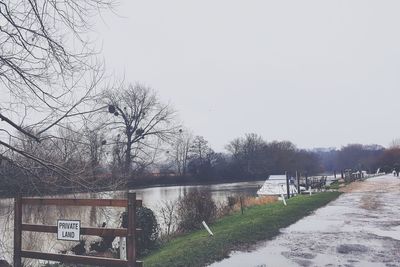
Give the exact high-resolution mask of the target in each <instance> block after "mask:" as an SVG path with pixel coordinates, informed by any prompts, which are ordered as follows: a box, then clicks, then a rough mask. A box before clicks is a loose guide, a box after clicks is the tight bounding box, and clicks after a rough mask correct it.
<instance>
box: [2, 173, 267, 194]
mask: <svg viewBox="0 0 400 267" xmlns="http://www.w3.org/2000/svg"><path fill="white" fill-rule="evenodd" d="M258 181H260V182H264V181H265V180H259V179H238V178H231V179H228V178H219V179H216V178H215V179H200V178H198V177H189V176H180V177H178V176H176V177H171V176H162V177H139V178H136V179H134V180H131V181H130V182H129V186H128V189H129V190H141V189H147V188H154V187H172V186H201V185H216V184H231V183H243V182H258ZM46 190H48V188H43V189H42V190H41V191H40V190H39V191H40V193H39V192H38V191H35V192H26V191H22V192H21V193H22V195H23V196H29V197H38V196H41V197H44V196H46V197H47V196H54V195H69V194H82V193H99V192H112V191H122V190H126V187H116V188H110V187H109V186H104V187H98V188H91V190H88V189H87V188H73V189H68V188H67V189H66V188H60V190H57V189H52V191H51V192H49V191H46ZM16 192H17V191H15V190H5V189H4V190H1V188H0V199H7V198H14V197H15V196H16V195H17V193H16Z"/></svg>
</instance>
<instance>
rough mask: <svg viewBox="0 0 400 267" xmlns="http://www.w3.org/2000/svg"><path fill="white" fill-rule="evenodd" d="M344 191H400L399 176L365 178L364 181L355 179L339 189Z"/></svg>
mask: <svg viewBox="0 0 400 267" xmlns="http://www.w3.org/2000/svg"><path fill="white" fill-rule="evenodd" d="M339 191H340V192H344V193H365V192H398V191H400V183H399V178H397V177H393V178H392V179H385V180H376V179H371V180H370V179H367V180H365V181H356V182H353V183H351V184H349V185H347V186H345V187H343V188H340V189H339Z"/></svg>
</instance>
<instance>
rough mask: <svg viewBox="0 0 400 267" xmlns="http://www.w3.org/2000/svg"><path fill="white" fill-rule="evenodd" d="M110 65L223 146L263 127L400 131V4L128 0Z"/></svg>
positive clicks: (385, 136)
mask: <svg viewBox="0 0 400 267" xmlns="http://www.w3.org/2000/svg"><path fill="white" fill-rule="evenodd" d="M116 13H117V15H115V14H110V13H108V14H103V17H102V19H101V20H99V21H98V22H97V23H96V25H95V30H96V37H95V38H96V39H95V40H96V42H97V44H101V47H102V52H101V57H103V58H104V60H105V62H106V65H107V69H108V71H109V72H110V73H114V74H115V75H116V77H120V78H122V77H125V78H124V79H125V80H126V81H127V82H133V83H134V82H140V83H142V84H145V85H148V86H150V87H152V88H154V89H155V90H157V91H158V93H159V96H160V98H161V99H162V100H163V101H164V102H170V103H171V105H172V106H174V107H175V109H176V110H177V111H178V112H179V117H180V119H181V120H182V122H183V123H184V124H185V125H186V126H187V127H188V128H190V129H191V130H192V131H193V132H194V134H197V135H202V136H204V137H205V138H206V139H207V140H208V141H209V143H210V145H211V146H212V147H213V148H214V149H215V150H217V151H222V150H223V149H224V146H225V145H226V144H227V143H228V142H229V141H230V140H232V139H233V138H235V137H239V136H243V135H244V134H245V133H251V132H255V133H258V134H260V135H262V136H263V137H264V138H265V139H266V140H267V141H272V140H290V141H292V142H294V143H295V144H297V146H299V147H301V148H312V147H340V146H342V145H345V144H348V143H364V144H371V143H377V144H380V145H384V146H387V145H388V144H389V143H390V142H391V141H392V140H393V139H394V138H398V137H400V120H399V109H400V87H399V85H400V75H399V71H400V34H399V26H400V16H399V14H400V1H386V0H379V1H368V0H360V1H359V0H346V1H341V0H335V1H323V0H315V1H310V0H301V1H299V0H286V1H282V0H279V1H278V0H276V1H268V0H246V1H244V0H240V1H239V0H213V1H211V0H202V1H191V0H182V1H177V0H170V1H165V0H146V1H136V0H120V3H119V5H118V6H117V7H116Z"/></svg>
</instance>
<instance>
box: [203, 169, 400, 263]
mask: <svg viewBox="0 0 400 267" xmlns="http://www.w3.org/2000/svg"><path fill="white" fill-rule="evenodd" d="M343 191H344V192H345V194H343V195H342V196H340V197H339V198H338V199H337V200H335V201H333V202H331V203H330V204H329V205H327V206H326V207H323V208H321V209H319V210H317V211H316V212H315V213H314V214H312V215H310V216H308V217H306V218H304V219H302V220H300V221H298V222H297V223H295V224H293V225H291V226H289V227H288V228H285V229H281V234H280V235H279V236H278V237H276V238H275V239H274V240H270V241H267V242H263V243H260V244H258V246H257V247H256V249H254V250H253V251H251V252H240V251H236V252H233V253H231V255H230V257H229V258H227V259H225V260H223V261H221V262H217V263H214V264H212V265H210V266H212V267H227V266H229V267H235V266H237V267H239V266H240V267H244V266H250V267H253V266H265V267H268V266H271V267H276V266H305V267H311V266H324V267H333V266H343V267H358V266H359V267H361V266H362V267H364V266H365V267H369V266H384V267H395V266H397V267H400V179H398V178H395V177H392V176H381V177H375V178H371V179H368V180H366V181H364V182H357V183H354V184H352V185H350V186H349V187H347V188H344V189H343ZM311 197H312V196H311Z"/></svg>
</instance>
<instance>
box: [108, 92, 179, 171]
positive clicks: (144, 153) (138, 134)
mask: <svg viewBox="0 0 400 267" xmlns="http://www.w3.org/2000/svg"><path fill="white" fill-rule="evenodd" d="M103 103H104V104H107V105H108V112H109V113H110V114H109V116H110V122H109V127H110V132H111V133H114V134H115V136H117V140H118V141H117V142H118V144H117V145H116V151H115V153H116V155H118V156H119V157H120V156H121V153H122V155H123V165H124V166H123V173H124V175H125V176H127V175H129V174H132V171H133V170H134V169H136V170H138V169H143V168H145V167H147V166H148V164H150V163H152V162H153V161H154V159H155V157H156V153H155V151H157V149H158V148H159V147H160V144H161V142H169V141H170V140H171V139H172V138H173V136H174V135H176V134H177V133H178V130H179V125H176V124H175V120H174V119H175V111H174V110H173V109H172V108H171V107H170V106H169V105H168V104H163V103H161V102H160V101H159V99H158V97H157V95H156V93H155V92H154V91H153V90H152V89H150V88H148V87H145V86H142V85H140V84H136V85H131V84H130V85H127V86H125V85H122V86H121V87H119V88H116V89H110V90H105V91H104V94H103Z"/></svg>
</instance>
